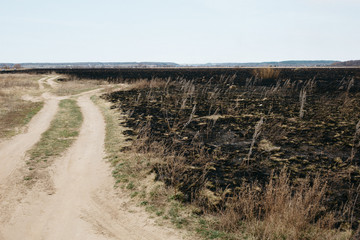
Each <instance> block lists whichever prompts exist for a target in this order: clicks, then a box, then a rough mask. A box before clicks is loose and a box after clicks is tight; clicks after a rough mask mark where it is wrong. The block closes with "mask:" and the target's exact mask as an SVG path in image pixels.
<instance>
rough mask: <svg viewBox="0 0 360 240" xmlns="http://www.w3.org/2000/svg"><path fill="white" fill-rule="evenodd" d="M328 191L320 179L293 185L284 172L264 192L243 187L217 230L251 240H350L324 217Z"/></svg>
mask: <svg viewBox="0 0 360 240" xmlns="http://www.w3.org/2000/svg"><path fill="white" fill-rule="evenodd" d="M326 189H327V185H326V183H325V182H323V181H321V180H320V179H319V177H316V178H315V179H312V180H311V179H310V178H306V179H303V181H302V182H301V183H299V185H298V186H294V185H291V184H290V180H289V176H288V174H287V171H286V169H283V170H282V172H281V173H280V174H279V175H274V174H273V175H272V176H271V178H270V182H269V183H268V184H267V185H266V186H265V187H264V190H263V191H262V190H261V188H260V187H259V186H258V185H257V184H253V185H252V186H250V185H244V186H242V190H241V191H240V192H239V193H238V194H237V195H236V196H235V197H232V198H229V199H228V200H227V203H226V206H225V208H224V209H221V210H220V211H219V214H218V215H217V217H218V218H217V219H218V220H217V221H216V222H215V223H214V227H215V228H216V229H218V230H221V231H225V232H233V233H235V235H236V236H241V237H245V236H246V237H248V238H250V239H274V240H275V239H293V240H296V239H319V240H320V239H350V237H351V232H350V231H346V232H341V231H339V230H335V229H333V225H334V223H335V217H334V216H333V214H332V213H331V212H327V213H326V214H325V212H326V208H325V206H324V204H323V200H324V197H325V192H326ZM241 237H240V238H239V239H242V238H241Z"/></svg>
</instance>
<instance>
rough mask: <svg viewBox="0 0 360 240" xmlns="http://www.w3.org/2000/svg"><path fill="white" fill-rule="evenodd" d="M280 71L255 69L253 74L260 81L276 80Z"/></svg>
mask: <svg viewBox="0 0 360 240" xmlns="http://www.w3.org/2000/svg"><path fill="white" fill-rule="evenodd" d="M280 72H281V70H280V69H277V68H272V67H267V68H255V69H254V72H253V74H254V75H255V77H258V78H260V79H277V78H278V77H279V75H280Z"/></svg>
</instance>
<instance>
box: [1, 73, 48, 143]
mask: <svg viewBox="0 0 360 240" xmlns="http://www.w3.org/2000/svg"><path fill="white" fill-rule="evenodd" d="M41 77H43V76H40V75H30V74H1V75H0V138H6V137H11V136H13V135H15V134H17V133H18V132H20V131H21V127H22V126H23V125H25V124H26V123H28V122H29V121H30V119H31V118H32V116H34V115H35V114H36V113H37V112H38V111H39V110H40V109H41V108H42V105H43V103H39V102H29V101H24V100H22V99H21V96H22V95H24V94H30V95H36V94H38V92H39V85H38V83H37V80H38V79H40V78H41Z"/></svg>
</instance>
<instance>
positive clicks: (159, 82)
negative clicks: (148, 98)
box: [128, 78, 168, 90]
mask: <svg viewBox="0 0 360 240" xmlns="http://www.w3.org/2000/svg"><path fill="white" fill-rule="evenodd" d="M167 84H168V82H166V81H164V80H163V79H158V78H153V79H151V80H148V79H140V80H137V81H135V82H133V83H130V85H129V87H128V89H129V90H130V89H144V88H160V87H164V86H166V85H167Z"/></svg>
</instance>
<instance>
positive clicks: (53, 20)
mask: <svg viewBox="0 0 360 240" xmlns="http://www.w3.org/2000/svg"><path fill="white" fill-rule="evenodd" d="M359 10H360V1H356V0H302V1H300V0H293V1H285V0H278V1H271V2H270V1H265V0H243V1H236V0H223V1H218V0H193V1H189V0H179V1H165V0H152V1H145V0H138V1H130V0H122V1H115V0H105V1H102V2H101V3H100V2H98V1H94V0H89V1H85V0H77V1H69V0H64V1H61V2H60V1H45V0H35V1H24V0H13V1H8V2H6V3H2V8H1V9H0V13H1V14H0V23H1V31H2V37H1V38H0V52H1V54H0V62H3V63H5V62H7V63H30V62H33V63H45V62H49V63H64V62H175V63H178V64H205V63H234V62H235V63H247V62H277V61H291V60H295V61H296V60H300V61H313V60H335V61H346V60H356V59H360V48H359V47H358V42H359V41H360V32H359V31H357V29H358V23H359V22H360V15H359V14H358V11H359Z"/></svg>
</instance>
